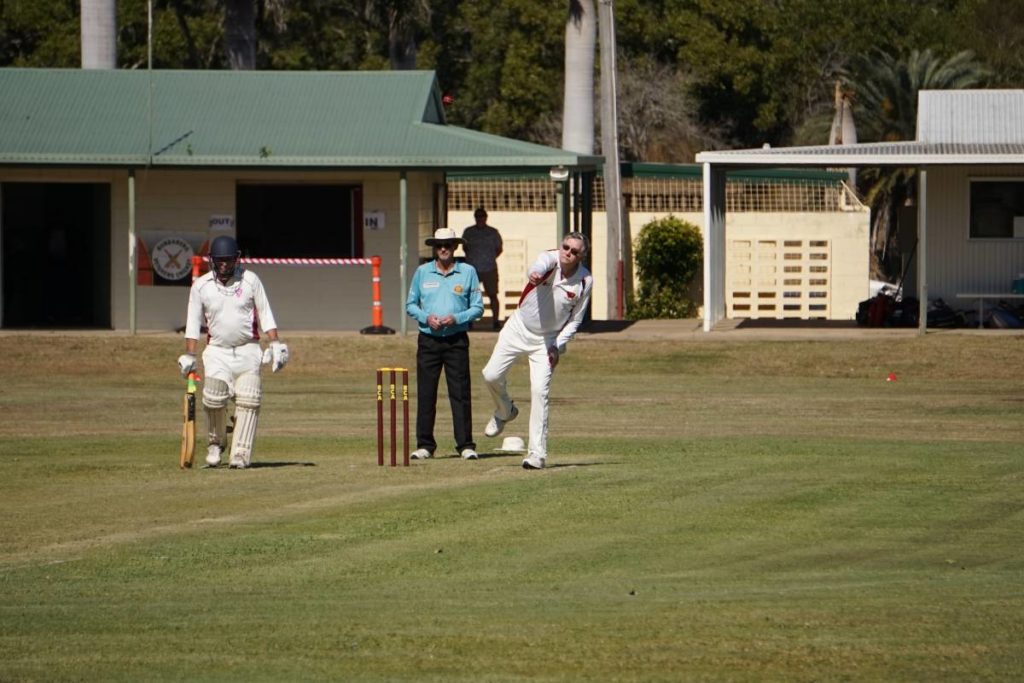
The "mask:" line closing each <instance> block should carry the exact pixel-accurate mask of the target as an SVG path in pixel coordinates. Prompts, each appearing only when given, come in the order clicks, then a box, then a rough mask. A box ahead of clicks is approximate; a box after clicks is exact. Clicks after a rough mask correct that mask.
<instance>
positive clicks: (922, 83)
mask: <svg viewBox="0 0 1024 683" xmlns="http://www.w3.org/2000/svg"><path fill="white" fill-rule="evenodd" d="M852 72H853V73H855V74H857V75H856V76H853V77H850V78H849V79H848V85H849V88H850V89H852V90H853V92H854V97H855V107H856V110H857V132H858V137H859V139H860V140H861V141H862V142H894V141H898V140H913V139H915V137H916V135H917V93H918V91H919V90H960V89H965V88H974V87H978V86H981V85H983V84H984V83H985V82H986V81H987V79H988V78H989V75H990V72H989V70H988V69H987V68H986V67H985V66H984V65H982V64H981V63H980V62H978V61H977V60H976V59H975V58H974V54H973V53H971V52H969V51H964V52H958V53H957V54H955V55H953V56H952V57H949V58H948V59H945V60H943V59H942V58H940V57H939V56H938V55H936V54H934V53H933V52H932V51H931V50H923V51H918V50H914V51H912V52H911V53H910V54H909V55H906V56H904V57H898V56H895V55H892V54H889V53H885V52H877V53H875V54H874V55H871V56H870V57H869V58H865V59H862V60H861V61H860V62H858V63H856V64H855V65H854V67H853V69H852ZM916 174H917V172H916V170H915V169H913V168H897V169H889V168H868V169H865V170H863V171H862V172H861V173H860V176H859V180H858V184H859V185H860V188H861V190H862V192H863V193H864V197H865V201H866V202H867V203H868V204H869V205H870V206H871V211H872V218H873V220H872V226H871V257H872V276H877V277H881V278H883V279H885V278H888V279H892V278H893V276H895V275H898V274H899V272H898V271H899V268H898V263H899V252H898V247H899V246H900V245H898V244H897V243H896V230H895V228H896V213H897V210H898V209H899V207H900V206H903V204H904V203H906V202H912V201H913V200H914V192H915V186H914V182H913V181H914V178H915V176H916ZM904 246H910V247H911V248H912V247H913V246H914V245H904Z"/></svg>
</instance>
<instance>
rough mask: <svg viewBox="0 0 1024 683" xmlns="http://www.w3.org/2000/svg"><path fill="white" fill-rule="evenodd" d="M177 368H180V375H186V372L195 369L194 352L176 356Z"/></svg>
mask: <svg viewBox="0 0 1024 683" xmlns="http://www.w3.org/2000/svg"><path fill="white" fill-rule="evenodd" d="M178 369H179V370H181V376H182V377H188V373H190V372H194V371H195V369H196V354H194V353H183V354H181V355H180V356H178Z"/></svg>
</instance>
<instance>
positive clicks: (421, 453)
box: [409, 448, 434, 460]
mask: <svg viewBox="0 0 1024 683" xmlns="http://www.w3.org/2000/svg"><path fill="white" fill-rule="evenodd" d="M409 457H410V458H412V459H413V460H427V459H429V458H433V457H434V454H433V453H431V452H430V451H428V450H427V449H426V448H417V449H416V450H414V451H413V452H412V453H410V454H409Z"/></svg>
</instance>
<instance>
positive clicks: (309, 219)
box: [236, 184, 363, 258]
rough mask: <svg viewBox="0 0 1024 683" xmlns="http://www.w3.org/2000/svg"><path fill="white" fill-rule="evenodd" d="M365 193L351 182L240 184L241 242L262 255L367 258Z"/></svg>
mask: <svg viewBox="0 0 1024 683" xmlns="http://www.w3.org/2000/svg"><path fill="white" fill-rule="evenodd" d="M360 197H361V189H360V188H358V187H352V186H349V185H299V184H296V185H239V186H238V189H237V190H236V210H237V213H238V218H237V228H236V230H237V233H238V245H239V247H240V248H241V250H242V254H243V255H245V256H252V257H261V258H284V257H296V258H359V257H362V255H363V254H362V251H363V245H362V239H361V237H362V230H361V227H362V216H361V214H362V207H361V206H360ZM357 216H358V218H359V220H358V221H357V220H356V218H357ZM357 227H358V228H360V229H357Z"/></svg>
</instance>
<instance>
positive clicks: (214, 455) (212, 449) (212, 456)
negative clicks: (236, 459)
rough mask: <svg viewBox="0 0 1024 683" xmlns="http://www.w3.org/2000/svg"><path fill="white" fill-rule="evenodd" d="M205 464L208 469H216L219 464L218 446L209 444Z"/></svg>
mask: <svg viewBox="0 0 1024 683" xmlns="http://www.w3.org/2000/svg"><path fill="white" fill-rule="evenodd" d="M206 464H207V466H209V467H216V466H217V465H219V464H220V446H218V445H217V444H215V443H211V444H210V446H209V448H207V449H206Z"/></svg>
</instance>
